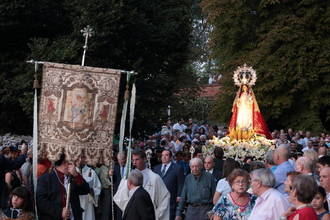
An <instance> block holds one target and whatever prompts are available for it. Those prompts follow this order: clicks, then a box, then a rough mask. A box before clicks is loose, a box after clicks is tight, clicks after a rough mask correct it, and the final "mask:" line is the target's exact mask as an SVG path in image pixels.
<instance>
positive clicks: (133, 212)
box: [123, 170, 156, 220]
mask: <svg viewBox="0 0 330 220" xmlns="http://www.w3.org/2000/svg"><path fill="white" fill-rule="evenodd" d="M142 184H143V175H142V173H141V171H139V170H132V171H131V173H130V174H129V176H128V179H127V187H128V189H129V196H130V199H129V201H128V203H127V206H126V208H125V211H124V215H123V220H155V219H156V217H155V210H154V206H153V204H152V201H151V198H150V195H149V193H148V192H147V191H146V190H145V189H143V187H142Z"/></svg>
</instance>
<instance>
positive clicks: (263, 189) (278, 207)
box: [249, 169, 290, 220]
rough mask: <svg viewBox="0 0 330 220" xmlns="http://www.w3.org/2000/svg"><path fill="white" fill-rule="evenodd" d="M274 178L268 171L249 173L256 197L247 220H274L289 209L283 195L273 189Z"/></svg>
mask: <svg viewBox="0 0 330 220" xmlns="http://www.w3.org/2000/svg"><path fill="white" fill-rule="evenodd" d="M274 185H275V176H274V174H273V173H272V172H271V171H270V170H269V169H257V170H254V171H252V173H251V188H252V192H253V194H255V195H257V196H258V198H257V200H256V203H255V206H254V208H253V209H252V212H251V215H250V217H249V220H256V219H262V220H274V219H280V217H281V215H282V214H283V213H285V212H286V211H287V209H288V208H289V207H290V204H289V202H288V201H287V200H286V198H285V197H284V195H283V194H281V193H280V192H278V191H277V190H276V189H273V187H274Z"/></svg>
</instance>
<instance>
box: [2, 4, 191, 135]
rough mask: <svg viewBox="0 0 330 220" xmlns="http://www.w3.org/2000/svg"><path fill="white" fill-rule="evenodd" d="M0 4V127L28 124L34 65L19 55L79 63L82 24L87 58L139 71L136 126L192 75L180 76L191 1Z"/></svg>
mask: <svg viewBox="0 0 330 220" xmlns="http://www.w3.org/2000/svg"><path fill="white" fill-rule="evenodd" d="M1 9H3V10H2V11H4V13H3V14H2V15H1V17H0V25H1V33H0V34H2V36H5V44H4V45H10V46H7V47H5V48H3V49H2V51H1V52H2V54H3V55H2V59H1V60H0V67H1V68H0V79H2V80H1V84H0V86H1V88H2V89H1V90H0V95H1V99H0V107H1V115H0V123H1V124H2V125H4V126H3V127H1V129H0V132H6V131H12V132H18V133H26V132H30V131H31V130H32V123H31V118H32V117H31V116H32V114H31V112H32V89H31V86H32V80H33V67H31V66H28V65H27V64H25V60H27V59H31V58H33V59H36V60H44V61H51V62H62V63H70V64H80V62H81V54H82V50H83V49H82V46H83V43H84V39H83V37H82V35H81V33H80V30H81V29H82V28H83V27H85V26H86V25H88V24H89V25H91V26H92V27H93V28H94V30H95V35H94V36H93V37H92V39H91V40H90V43H89V45H88V46H89V47H88V52H87V56H86V65H88V66H98V67H106V68H116V69H123V70H135V71H137V72H138V73H139V74H138V76H137V77H136V83H137V106H136V121H135V126H136V128H141V127H144V128H153V127H155V126H157V123H158V121H159V115H158V114H159V112H160V111H161V110H162V109H166V108H167V105H168V104H170V103H171V101H172V98H173V95H174V94H175V92H176V91H177V90H178V89H179V88H181V87H185V86H188V84H189V83H190V84H193V83H194V81H193V80H188V81H186V82H182V81H180V80H179V79H180V78H188V79H189V78H191V77H190V76H191V73H192V72H191V70H190V69H189V68H187V67H186V64H187V62H188V60H189V42H190V32H191V11H190V9H191V3H190V1H187V0H176V1H174V0H169V1H160V0H154V1H146V0H112V1H108V0H88V1H87V0H79V1H78V0H60V1H50V0H44V1H31V0H29V1H20V0H19V1H15V2H12V1H5V2H3V3H1V4H0V10H1ZM18 9H19V10H18ZM12 41H13V42H15V44H10V42H12ZM13 81H14V82H15V83H14V84H12V82H13ZM119 106H121V105H119ZM119 112H120V111H118V113H119ZM118 121H119V120H118ZM22 124H23V125H24V126H22Z"/></svg>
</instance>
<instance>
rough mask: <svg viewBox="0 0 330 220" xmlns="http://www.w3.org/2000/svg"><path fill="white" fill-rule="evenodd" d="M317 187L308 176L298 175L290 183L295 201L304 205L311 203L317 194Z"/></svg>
mask: <svg viewBox="0 0 330 220" xmlns="http://www.w3.org/2000/svg"><path fill="white" fill-rule="evenodd" d="M317 187H318V186H317V183H316V181H315V180H314V178H313V177H311V176H309V175H302V174H301V175H298V176H296V177H295V178H294V180H293V183H292V188H293V190H296V196H297V200H298V201H299V202H302V203H305V204H308V203H310V202H312V200H313V198H314V196H315V194H316V193H317Z"/></svg>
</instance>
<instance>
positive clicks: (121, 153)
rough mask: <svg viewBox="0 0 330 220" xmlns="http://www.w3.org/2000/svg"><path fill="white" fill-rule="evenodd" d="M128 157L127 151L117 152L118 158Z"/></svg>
mask: <svg viewBox="0 0 330 220" xmlns="http://www.w3.org/2000/svg"><path fill="white" fill-rule="evenodd" d="M125 157H126V153H125V151H120V152H118V154H117V158H125Z"/></svg>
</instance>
